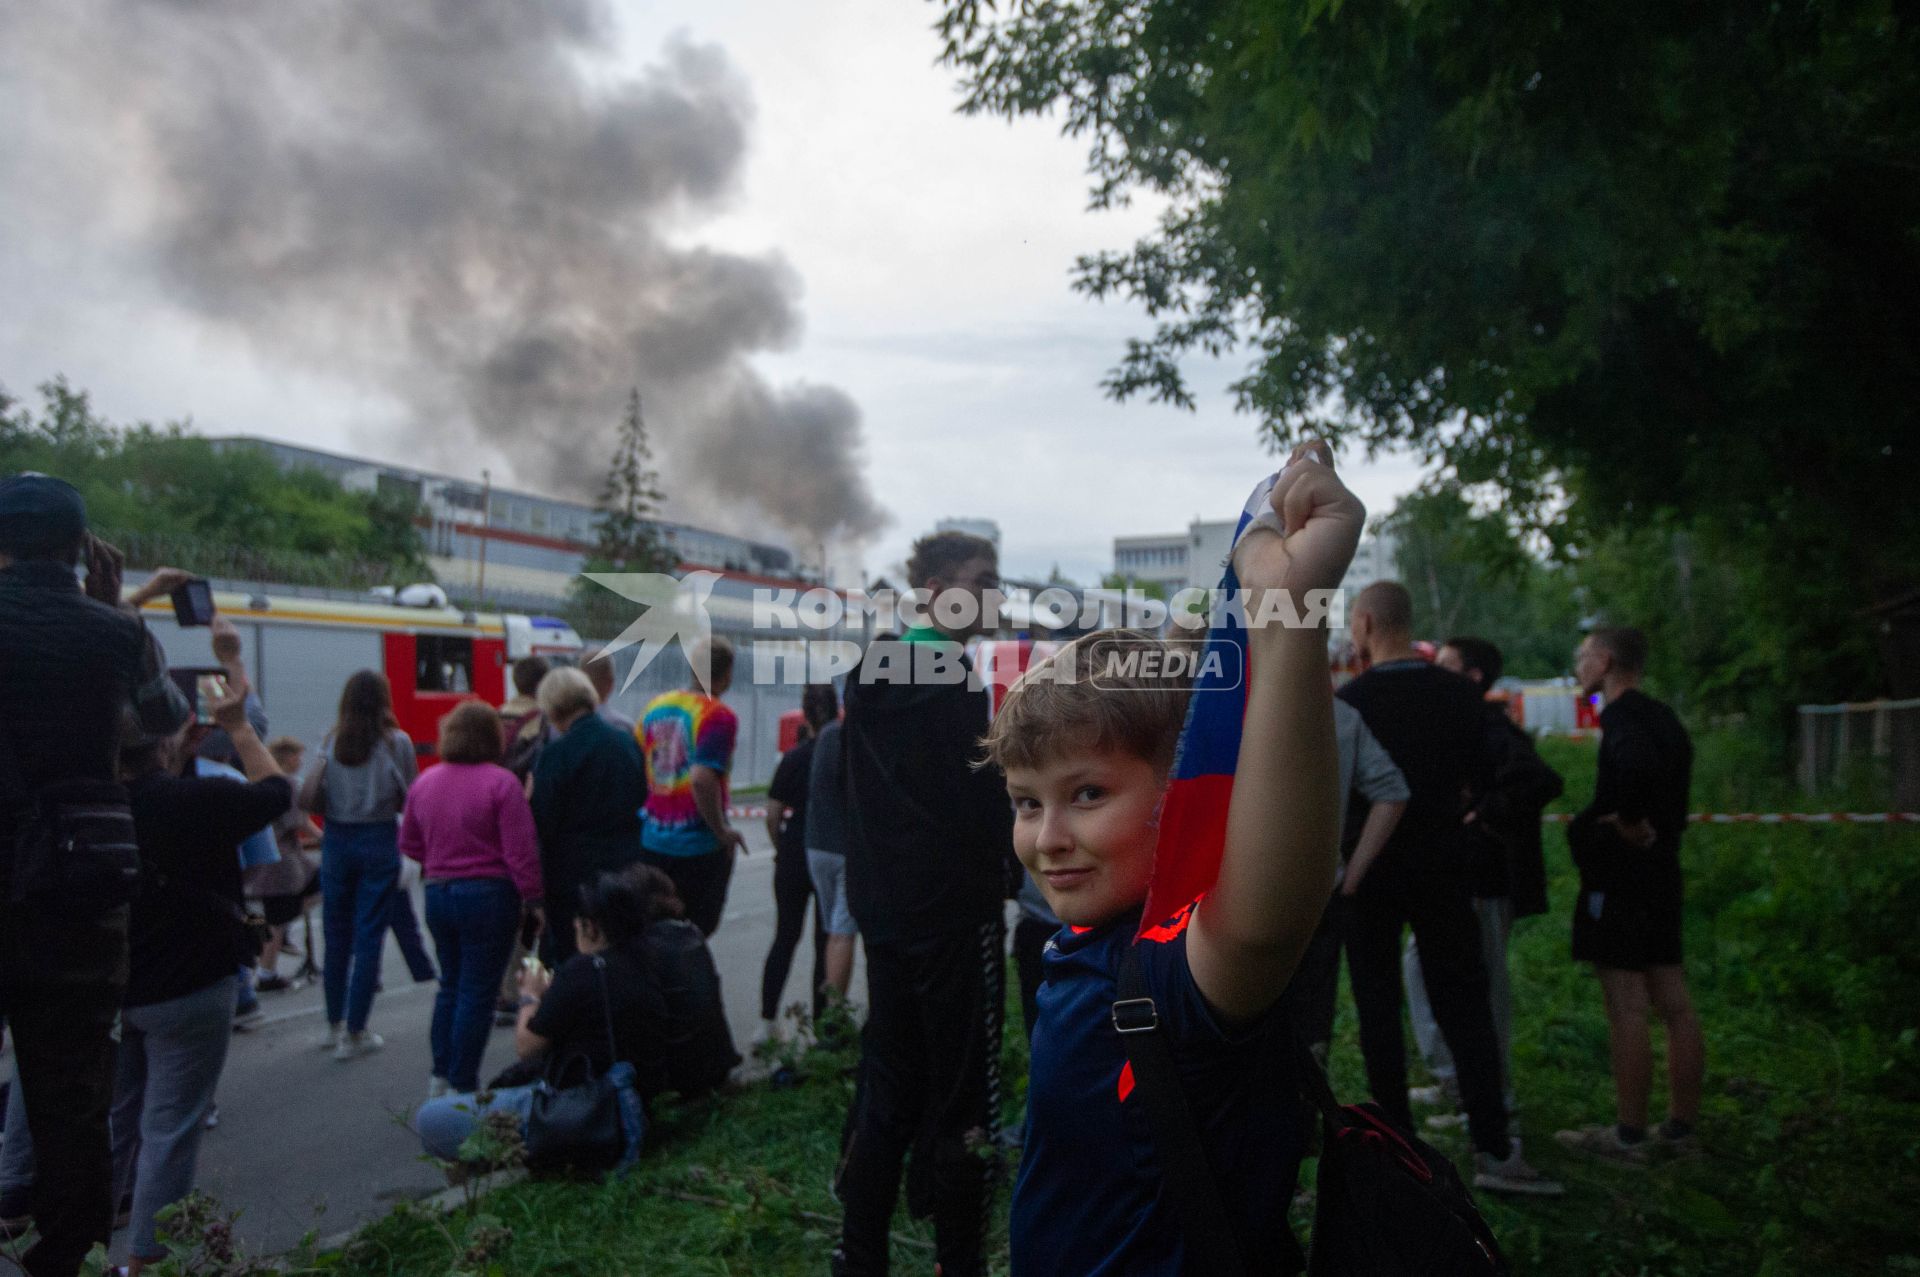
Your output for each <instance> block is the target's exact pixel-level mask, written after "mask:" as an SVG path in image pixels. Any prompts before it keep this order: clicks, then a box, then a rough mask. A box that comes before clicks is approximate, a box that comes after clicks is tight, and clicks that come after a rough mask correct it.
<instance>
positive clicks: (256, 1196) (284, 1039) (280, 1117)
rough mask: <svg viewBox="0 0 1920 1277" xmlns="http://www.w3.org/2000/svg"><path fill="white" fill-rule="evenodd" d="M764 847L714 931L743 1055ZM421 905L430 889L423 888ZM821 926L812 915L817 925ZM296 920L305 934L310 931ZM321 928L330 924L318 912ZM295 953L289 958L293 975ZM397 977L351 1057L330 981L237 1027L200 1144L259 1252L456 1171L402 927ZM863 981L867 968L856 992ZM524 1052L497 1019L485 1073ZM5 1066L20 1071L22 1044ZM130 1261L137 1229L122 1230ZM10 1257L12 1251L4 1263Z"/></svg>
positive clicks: (806, 947)
mask: <svg viewBox="0 0 1920 1277" xmlns="http://www.w3.org/2000/svg"><path fill="white" fill-rule="evenodd" d="M738 824H739V826H740V827H741V828H742V829H743V830H744V831H746V833H747V835H748V838H749V840H750V846H751V849H752V854H750V855H748V856H745V857H743V858H741V859H740V860H739V861H738V862H737V863H736V864H735V867H734V875H733V884H732V887H731V888H730V891H729V894H728V901H727V912H726V915H725V918H724V920H723V922H722V923H721V927H720V930H719V931H718V932H716V933H715V935H714V938H713V941H712V949H713V955H714V961H715V963H716V964H717V966H718V967H719V970H720V978H721V985H722V989H723V990H724V993H725V996H726V1001H727V1012H728V1018H729V1019H730V1020H731V1021H732V1024H733V1032H734V1039H735V1042H736V1044H737V1045H738V1046H739V1048H740V1051H741V1054H743V1055H745V1054H747V1053H748V1044H749V1042H750V1041H751V1040H752V1036H753V1032H754V1030H755V1028H756V1027H757V1025H758V1023H759V1005H758V1003H759V989H760V970H761V964H762V962H763V961H764V959H765V957H766V951H767V945H768V943H769V941H770V940H771V939H772V936H773V927H774V905H773V855H772V851H771V847H770V846H769V844H768V842H767V836H766V828H765V825H764V823H763V822H761V821H758V820H741V821H739V822H738ZM415 905H416V908H417V907H418V905H419V901H418V899H417V898H416V900H415ZM808 925H809V926H811V925H812V924H811V922H809V924H808ZM298 933H299V928H298V926H297V925H296V927H295V939H296V941H297V940H298V939H299V934H298ZM314 934H315V937H316V939H317V938H318V936H319V921H318V915H317V914H316V916H315V925H314ZM811 943H812V941H811V936H810V935H809V936H808V937H806V938H803V939H802V941H801V948H800V951H799V953H798V954H797V955H796V957H795V962H794V966H795V972H794V974H791V975H789V977H788V981H787V991H786V995H785V998H784V1000H783V1001H784V1002H787V1003H791V1002H793V1001H796V1000H798V999H800V998H802V997H804V996H805V994H804V990H805V987H806V984H805V982H806V980H807V978H808V974H807V973H808V972H810V970H811V966H810V964H811V962H812V956H811ZM295 963H296V960H295V959H291V958H283V959H282V960H281V965H282V970H283V971H286V972H287V973H289V974H291V972H292V969H293V967H294V965H295ZM382 973H383V978H384V980H385V984H386V989H385V992H383V993H382V994H381V995H380V996H379V998H378V1000H377V1001H376V1002H375V1003H374V1009H373V1019H372V1021H371V1026H370V1027H372V1028H373V1029H374V1030H375V1031H376V1032H378V1033H379V1034H380V1035H381V1036H382V1037H383V1038H385V1039H386V1048H385V1049H384V1050H382V1051H380V1052H378V1053H377V1054H375V1055H371V1056H367V1057H364V1058H361V1059H358V1060H354V1061H351V1062H349V1063H344V1064H342V1063H336V1062H335V1061H334V1060H333V1059H332V1057H331V1056H330V1055H328V1054H327V1053H325V1052H323V1051H321V1050H319V1049H317V1046H318V1044H319V1042H320V1039H321V1037H322V1036H323V1035H324V1033H325V1029H326V1023H325V1016H324V1014H323V1009H324V1008H323V1003H322V999H321V992H320V989H319V987H318V986H317V985H314V986H310V987H305V988H300V989H296V990H290V991H287V992H282V993H271V994H265V995H263V996H262V1005H263V1007H264V1009H265V1010H266V1012H267V1022H266V1023H265V1024H263V1025H261V1026H259V1027H257V1028H255V1029H252V1030H250V1031H248V1032H245V1033H236V1034H235V1035H234V1039H233V1049H232V1053H231V1054H230V1055H229V1056H228V1059H227V1067H226V1072H225V1074H224V1075H223V1076H222V1078H221V1082H220V1092H219V1106H220V1107H219V1118H220V1120H219V1124H218V1125H217V1126H216V1127H215V1128H214V1129H213V1130H210V1131H208V1132H207V1134H206V1138H205V1140H204V1141H203V1142H202V1144H201V1148H200V1172H199V1186H200V1187H201V1188H202V1189H203V1190H205V1191H206V1192H209V1193H211V1194H213V1195H214V1196H215V1197H217V1198H218V1199H219V1200H220V1201H222V1202H224V1203H226V1205H227V1206H228V1207H230V1208H232V1209H236V1210H238V1211H239V1212H240V1220H239V1229H238V1231H239V1234H240V1237H241V1240H242V1243H243V1244H244V1245H245V1246H246V1247H247V1248H248V1249H250V1250H252V1251H254V1252H255V1253H262V1254H272V1253H276V1252H278V1251H281V1250H285V1249H287V1248H289V1247H291V1246H293V1245H294V1244H295V1243H297V1242H298V1241H299V1239H300V1238H301V1236H302V1235H304V1234H305V1233H307V1232H309V1231H317V1232H318V1233H319V1234H320V1235H321V1236H322V1237H327V1236H332V1235H334V1234H338V1233H342V1232H345V1231H347V1230H350V1229H352V1228H355V1227H357V1226H359V1225H361V1224H363V1223H365V1222H367V1221H368V1220H370V1219H374V1218H377V1217H378V1216H380V1215H383V1214H385V1213H386V1212H387V1211H388V1210H389V1209H390V1208H391V1206H392V1205H393V1203H394V1202H396V1201H399V1200H402V1199H407V1198H417V1197H424V1196H427V1195H429V1194H432V1193H435V1192H437V1191H439V1190H440V1189H443V1188H445V1187H446V1181H445V1179H444V1178H443V1177H442V1176H441V1174H440V1173H439V1172H438V1171H437V1170H435V1169H434V1168H433V1167H432V1166H431V1165H428V1164H427V1163H426V1162H424V1161H422V1160H421V1156H420V1145H419V1141H418V1140H416V1139H415V1138H414V1136H413V1134H412V1132H411V1131H409V1130H408V1128H407V1119H408V1117H409V1115H410V1114H411V1112H412V1110H413V1108H414V1107H415V1106H417V1105H418V1104H419V1103H420V1101H421V1100H422V1099H424V1098H425V1097H426V1091H427V1079H428V1074H429V1071H430V1057H429V1053H428V1047H427V1029H428V1022H429V1020H430V1018H431V1016H432V1010H433V993H434V990H435V988H436V986H435V985H434V984H432V983H427V984H414V983H412V982H411V981H410V980H409V979H408V976H407V968H406V963H405V962H403V961H402V960H401V957H400V954H399V950H398V948H397V946H395V945H394V944H393V942H392V939H391V937H389V939H388V942H387V954H386V959H385V961H384V963H383V965H382ZM863 986H864V981H863V980H862V979H861V978H860V977H859V976H858V974H857V973H856V979H855V984H854V990H855V994H856V997H857V996H858V994H859V993H860V991H861V989H862V988H863ZM512 1054H513V1044H512V1031H511V1030H510V1029H497V1030H495V1032H494V1035H493V1039H492V1041H491V1042H490V1043H489V1044H488V1047H487V1056H486V1060H485V1063H484V1064H483V1066H482V1069H481V1076H482V1077H483V1078H484V1077H488V1076H491V1075H492V1074H493V1073H494V1072H495V1071H497V1070H498V1069H500V1068H502V1067H504V1066H505V1065H506V1064H507V1063H508V1062H509V1061H510V1060H511V1059H512ZM5 1068H6V1070H7V1071H8V1072H11V1069H12V1062H11V1058H10V1057H9V1058H8V1060H7V1061H6V1064H5ZM114 1243H115V1244H114V1257H115V1259H116V1260H120V1261H122V1262H124V1257H125V1234H124V1233H122V1234H118V1235H116V1236H115V1238H114ZM10 1269H11V1266H10V1265H8V1264H7V1263H6V1261H4V1260H0V1272H5V1271H9V1270H10Z"/></svg>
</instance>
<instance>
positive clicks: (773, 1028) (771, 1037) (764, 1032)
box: [753, 1020, 780, 1046]
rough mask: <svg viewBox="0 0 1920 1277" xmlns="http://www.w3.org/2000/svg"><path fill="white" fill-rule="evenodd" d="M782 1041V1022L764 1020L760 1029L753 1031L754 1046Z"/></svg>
mask: <svg viewBox="0 0 1920 1277" xmlns="http://www.w3.org/2000/svg"><path fill="white" fill-rule="evenodd" d="M779 1040H780V1021H778V1020H762V1021H760V1027H759V1028H757V1029H755V1030H754V1031H753V1045H755V1046H765V1045H766V1044H767V1043H769V1042H778V1041H779Z"/></svg>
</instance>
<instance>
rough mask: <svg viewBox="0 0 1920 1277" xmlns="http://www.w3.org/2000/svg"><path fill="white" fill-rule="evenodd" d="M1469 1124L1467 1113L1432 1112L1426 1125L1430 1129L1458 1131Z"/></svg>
mask: <svg viewBox="0 0 1920 1277" xmlns="http://www.w3.org/2000/svg"><path fill="white" fill-rule="evenodd" d="M1466 1124H1467V1115H1466V1114H1465V1113H1430V1114H1428V1115H1427V1121H1426V1127H1427V1129H1428V1130H1430V1131H1456V1130H1459V1129H1460V1128H1461V1127H1463V1126H1465V1125H1466Z"/></svg>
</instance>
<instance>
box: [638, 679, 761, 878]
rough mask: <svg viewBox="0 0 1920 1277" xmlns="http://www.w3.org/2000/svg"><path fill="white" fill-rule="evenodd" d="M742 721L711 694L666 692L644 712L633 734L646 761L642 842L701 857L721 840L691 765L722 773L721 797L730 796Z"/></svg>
mask: <svg viewBox="0 0 1920 1277" xmlns="http://www.w3.org/2000/svg"><path fill="white" fill-rule="evenodd" d="M739 730H740V720H739V718H738V717H736V716H735V714H734V712H733V711H732V710H730V709H728V708H727V707H726V706H725V705H722V704H721V703H720V702H719V701H717V700H715V699H714V698H713V697H711V696H705V695H702V694H701V693H699V692H690V691H680V692H668V693H666V694H665V695H663V696H656V697H654V698H653V700H652V701H651V702H649V703H648V705H647V710H646V713H644V714H642V715H641V716H640V726H639V727H638V728H636V729H635V735H636V736H638V738H639V740H640V752H641V753H642V754H644V755H645V756H646V760H647V805H646V806H645V807H644V808H642V809H641V813H640V815H641V830H640V841H641V843H642V845H644V846H645V847H646V849H647V850H648V851H652V852H657V853H659V854H660V855H663V856H699V855H704V854H705V853H707V852H709V851H712V850H714V849H715V848H716V847H718V846H719V842H718V840H717V839H715V838H714V836H713V830H711V829H709V828H707V822H706V821H704V820H702V819H701V818H700V809H699V807H698V806H696V805H695V803H694V801H693V769H694V768H695V767H696V766H699V767H711V768H712V769H713V770H714V771H716V772H719V773H720V802H721V804H722V805H725V803H726V801H727V772H728V770H729V769H730V768H731V767H732V766H733V741H734V737H735V736H736V735H737V734H738V733H739Z"/></svg>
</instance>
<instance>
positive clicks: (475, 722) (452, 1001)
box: [400, 701, 541, 1097]
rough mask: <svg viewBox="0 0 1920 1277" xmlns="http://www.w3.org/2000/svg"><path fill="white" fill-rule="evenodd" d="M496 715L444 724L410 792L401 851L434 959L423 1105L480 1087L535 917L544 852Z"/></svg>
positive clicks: (460, 717)
mask: <svg viewBox="0 0 1920 1277" xmlns="http://www.w3.org/2000/svg"><path fill="white" fill-rule="evenodd" d="M502 744H503V741H502V734H501V729H500V715H499V714H498V713H497V712H496V711H495V710H494V708H493V707H492V706H490V705H487V704H484V703H482V702H480V701H467V702H466V703H464V704H462V705H460V706H458V707H457V708H455V709H454V711H453V712H452V713H451V714H448V715H447V716H446V717H445V718H443V719H441V720H440V765H439V766H438V767H431V768H428V769H427V771H426V772H424V773H423V774H422V775H421V777H420V779H419V780H417V781H415V782H414V784H413V788H412V789H410V790H408V791H407V807H406V811H405V813H404V814H403V815H402V816H401V818H400V851H401V853H402V854H404V855H407V856H411V857H412V858H413V859H415V860H417V861H419V862H420V867H421V870H422V874H421V876H422V877H423V878H425V880H426V886H427V930H428V931H430V932H432V933H433V947H434V948H435V949H436V950H438V951H439V957H440V992H439V995H438V996H437V997H436V998H435V999H434V1003H433V1033H432V1042H433V1080H432V1082H431V1083H429V1084H428V1088H427V1094H428V1096H429V1097H432V1096H437V1095H445V1094H447V1093H448V1092H449V1091H458V1092H462V1093H465V1092H469V1091H475V1090H478V1089H479V1087H480V1058H481V1056H483V1055H484V1054H486V1050H487V1038H488V1036H489V1034H490V1033H491V1031H492V1028H493V1001H494V998H495V997H496V996H497V994H498V992H499V989H500V980H501V977H502V976H504V975H505V974H506V969H507V963H508V962H510V961H512V959H513V942H514V939H515V938H516V937H517V936H518V934H519V930H520V921H521V917H522V915H523V914H525V913H527V912H529V911H531V912H533V913H535V914H538V912H539V910H540V897H541V886H540V844H539V840H538V838H537V837H536V835H535V834H534V828H533V813H532V811H530V810H529V809H528V807H527V795H526V791H525V790H524V789H523V788H522V787H521V785H520V782H519V781H518V780H516V779H514V776H513V773H512V772H510V771H508V770H507V769H506V768H504V767H502V766H501V765H500V755H501V750H502Z"/></svg>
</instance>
